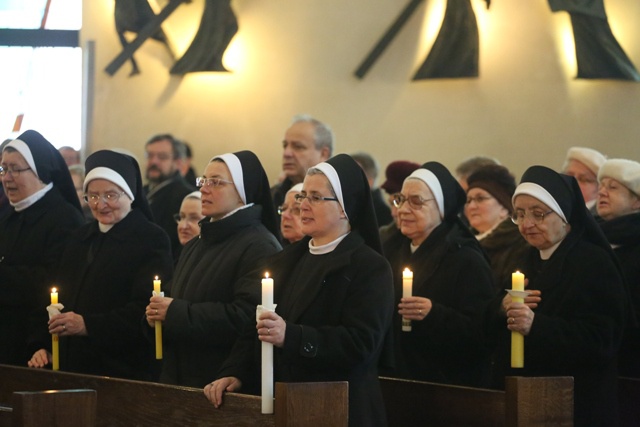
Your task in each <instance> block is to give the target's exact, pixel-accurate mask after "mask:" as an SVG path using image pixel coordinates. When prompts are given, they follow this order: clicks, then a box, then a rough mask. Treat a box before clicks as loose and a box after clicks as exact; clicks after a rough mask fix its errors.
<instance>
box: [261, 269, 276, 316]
mask: <svg viewBox="0 0 640 427" xmlns="http://www.w3.org/2000/svg"><path fill="white" fill-rule="evenodd" d="M262 306H263V307H264V308H266V309H267V310H273V278H271V277H269V273H265V274H264V278H263V279H262Z"/></svg>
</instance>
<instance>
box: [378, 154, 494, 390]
mask: <svg viewBox="0 0 640 427" xmlns="http://www.w3.org/2000/svg"><path fill="white" fill-rule="evenodd" d="M464 202H465V194H464V191H463V190H462V187H460V184H458V182H457V181H456V179H455V178H454V177H453V176H452V175H451V173H450V172H449V171H448V170H447V169H446V168H445V167H444V166H443V165H441V164H440V163H437V162H428V163H425V164H424V165H422V167H420V168H419V169H417V170H415V171H414V172H413V173H412V174H411V175H409V177H408V178H407V179H405V181H404V183H403V185H402V190H401V192H400V193H399V194H397V195H396V197H395V199H394V204H395V206H396V207H397V208H398V218H399V221H400V230H401V231H402V236H400V237H399V238H396V239H391V240H389V241H387V243H386V244H385V254H386V256H387V258H388V259H389V262H390V263H391V267H392V269H393V273H394V275H395V289H396V293H395V298H396V301H397V302H398V311H397V312H396V319H395V324H394V334H395V340H394V342H395V344H396V352H395V354H396V363H397V367H396V370H395V372H393V375H394V376H399V377H402V378H410V379H416V380H421V381H432V382H439V383H446V384H458V385H470V386H471V385H472V386H482V385H486V384H487V383H488V378H489V359H488V354H487V353H486V352H485V350H484V348H483V345H482V339H481V329H480V327H479V325H478V322H477V318H479V317H480V316H481V314H482V313H483V312H484V310H485V308H486V305H487V304H488V302H489V301H490V300H491V298H492V297H493V296H494V291H493V282H492V278H491V270H490V269H489V264H488V262H487V260H486V258H485V256H484V254H483V252H482V249H480V246H479V245H478V242H477V240H476V239H475V238H474V237H473V235H471V233H470V232H469V230H468V229H467V228H466V227H465V226H464V225H463V224H462V223H461V222H460V220H459V218H458V213H459V212H460V211H461V210H462V207H463V206H464ZM397 239H401V242H400V243H401V244H398V243H397V242H394V241H393V240H397ZM390 245H393V246H395V247H396V248H398V249H397V250H395V251H386V248H387V247H388V246H390ZM404 268H409V269H411V270H412V271H413V295H412V296H411V297H408V298H407V297H405V298H401V297H402V271H403V269H404ZM403 317H404V319H405V320H410V321H411V331H410V332H405V331H402V328H401V320H402V318H403Z"/></svg>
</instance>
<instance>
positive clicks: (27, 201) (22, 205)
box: [11, 182, 53, 212]
mask: <svg viewBox="0 0 640 427" xmlns="http://www.w3.org/2000/svg"><path fill="white" fill-rule="evenodd" d="M52 188H53V182H50V183H48V184H47V185H45V186H44V188H41V189H40V190H38V191H36V192H35V193H33V194H32V195H30V196H29V197H26V198H24V199H22V200H20V201H19V202H16V203H11V206H13V208H14V209H15V210H16V212H22V211H23V210H25V209H27V208H28V207H29V206H31V205H33V204H34V203H35V202H37V201H38V200H40V199H42V198H43V197H44V195H45V194H47V193H48V192H49V190H51V189H52Z"/></svg>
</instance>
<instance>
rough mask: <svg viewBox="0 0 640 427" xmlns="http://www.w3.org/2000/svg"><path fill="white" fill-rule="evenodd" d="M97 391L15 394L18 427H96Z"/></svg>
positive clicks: (12, 417) (27, 392)
mask: <svg viewBox="0 0 640 427" xmlns="http://www.w3.org/2000/svg"><path fill="white" fill-rule="evenodd" d="M96 401H97V393H96V392H95V390H51V391H17V392H15V393H13V402H12V408H11V409H12V411H11V420H12V424H13V426H14V427H18V426H20V427H43V426H83V427H93V426H95V425H96Z"/></svg>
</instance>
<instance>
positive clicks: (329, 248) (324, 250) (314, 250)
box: [309, 232, 349, 255]
mask: <svg viewBox="0 0 640 427" xmlns="http://www.w3.org/2000/svg"><path fill="white" fill-rule="evenodd" d="M348 235H349V232H347V233H346V234H343V235H342V236H340V237H338V238H337V239H336V240H334V241H333V242H329V243H327V244H326V245H322V246H315V245H314V244H313V239H311V240H309V252H310V253H311V254H312V255H324V254H328V253H329V252H333V250H334V249H335V248H337V247H338V245H339V244H340V242H342V241H343V240H344V238H345V237H347V236H348Z"/></svg>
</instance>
